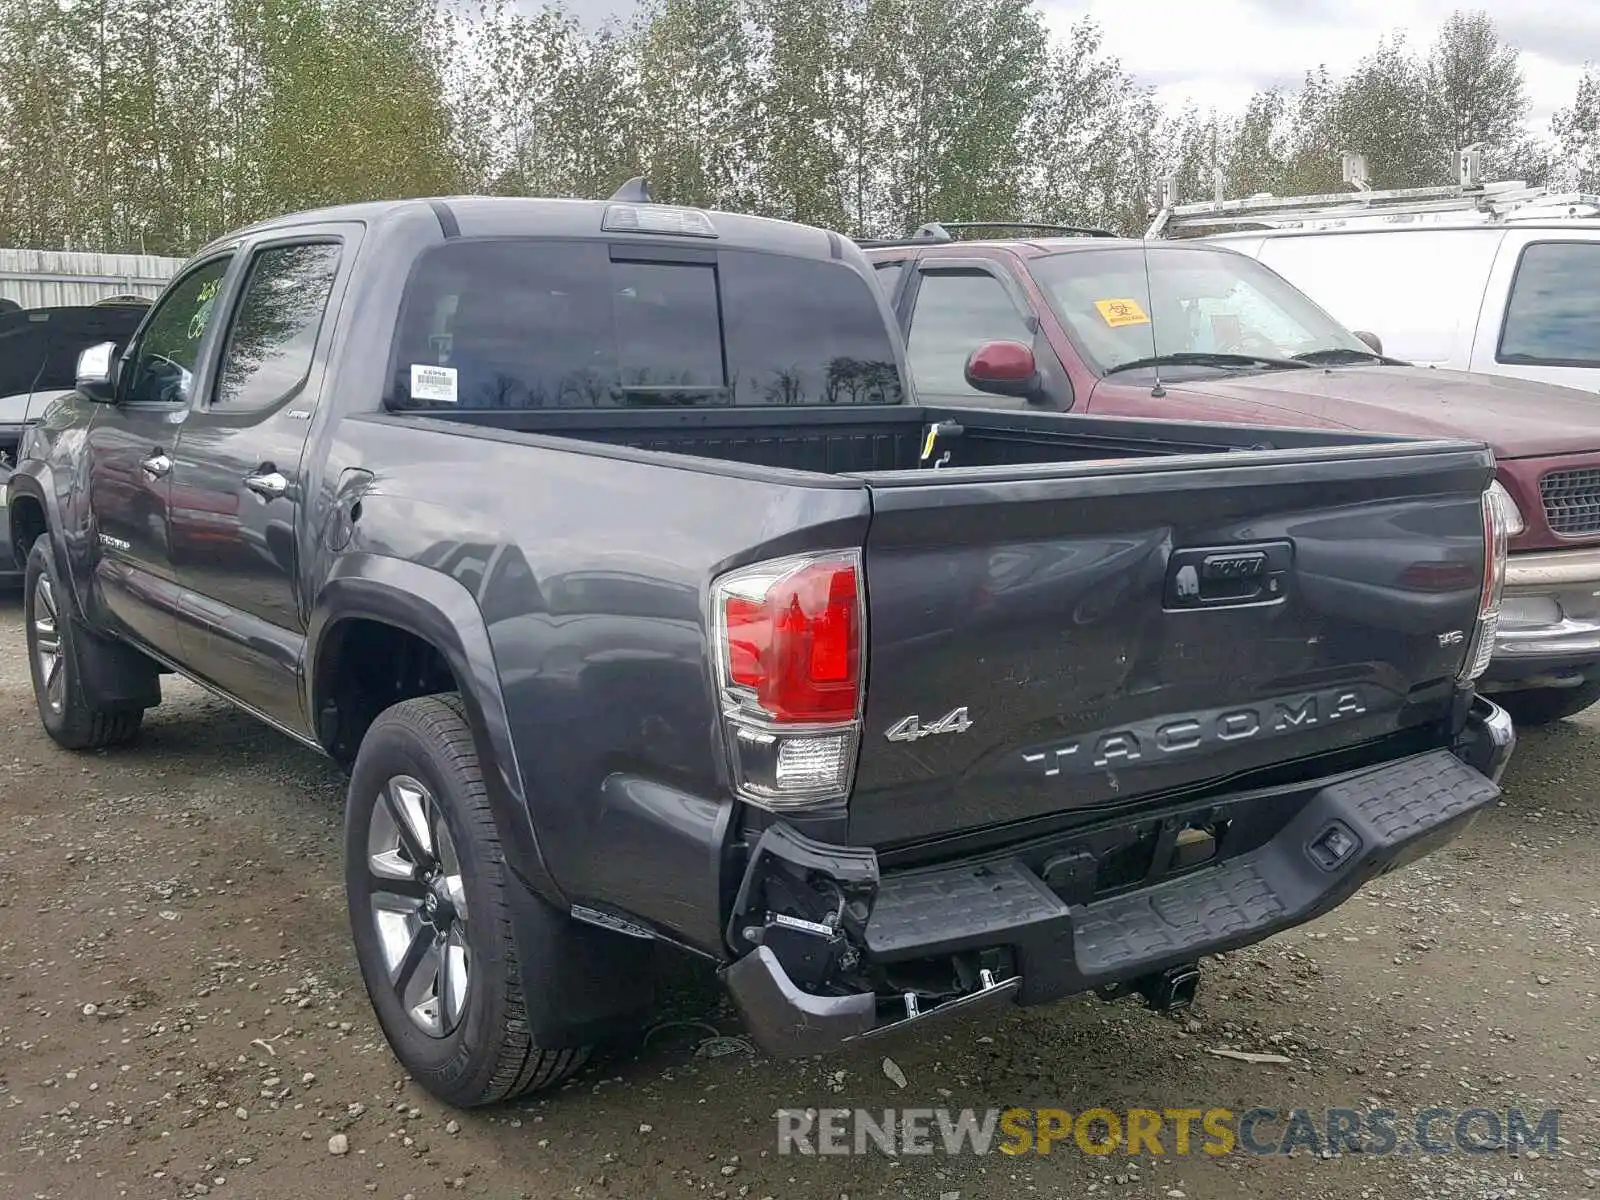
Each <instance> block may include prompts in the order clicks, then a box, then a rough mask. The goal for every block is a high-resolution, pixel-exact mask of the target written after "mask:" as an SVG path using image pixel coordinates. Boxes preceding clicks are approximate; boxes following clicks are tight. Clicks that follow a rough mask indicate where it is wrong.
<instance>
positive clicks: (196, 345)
mask: <svg viewBox="0 0 1600 1200" xmlns="http://www.w3.org/2000/svg"><path fill="white" fill-rule="evenodd" d="M229 261H230V260H229V259H227V258H218V259H213V260H212V261H210V262H208V263H206V264H205V265H204V266H202V267H199V268H197V269H196V270H194V271H192V272H190V273H189V274H188V275H186V276H184V277H183V279H181V280H180V281H179V282H178V283H177V284H176V285H175V286H174V287H173V289H172V291H171V292H170V293H168V294H167V296H166V297H164V298H163V299H162V300H161V302H160V303H159V304H157V305H156V308H155V310H154V311H153V312H152V313H151V314H150V320H149V323H148V324H147V325H146V326H145V328H144V333H143V335H142V336H141V337H140V338H139V342H138V345H137V347H136V348H135V351H134V358H133V362H132V364H131V366H132V371H131V374H130V376H129V382H128V391H127V399H128V400H130V401H133V402H135V403H159V404H180V403H186V402H187V401H188V399H189V391H190V386H191V385H192V383H193V382H194V369H195V364H196V363H197V362H199V360H200V345H201V342H202V340H203V339H204V337H205V335H206V330H208V329H210V328H211V322H212V321H213V320H214V319H215V318H216V309H217V293H218V292H220V291H221V290H222V277H223V276H224V275H226V274H227V272H228V263H229Z"/></svg>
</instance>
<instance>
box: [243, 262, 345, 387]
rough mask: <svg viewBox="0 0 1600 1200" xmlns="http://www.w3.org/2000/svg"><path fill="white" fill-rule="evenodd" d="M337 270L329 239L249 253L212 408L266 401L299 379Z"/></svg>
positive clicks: (307, 362) (306, 369)
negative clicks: (246, 278) (241, 296)
mask: <svg viewBox="0 0 1600 1200" xmlns="http://www.w3.org/2000/svg"><path fill="white" fill-rule="evenodd" d="M338 270H339V247H338V246H337V245H335V244H333V243H329V242H317V243H312V244H309V245H303V246H272V247H269V248H267V249H265V250H263V251H261V253H259V254H257V255H256V258H255V261H254V262H253V263H251V265H250V278H249V281H248V282H247V283H246V284H245V289H244V299H243V300H241V301H240V302H239V311H238V315H237V316H235V317H234V321H233V326H232V327H231V328H230V329H229V330H228V349H227V351H226V353H224V355H223V358H222V370H221V373H220V374H219V375H218V377H217V395H216V399H215V400H214V401H213V402H212V407H213V408H215V409H218V410H223V411H227V412H250V411H253V410H256V409H262V408H268V407H270V406H272V405H274V404H276V403H278V402H279V401H280V400H282V399H284V398H285V397H286V396H288V395H289V394H290V393H291V392H293V391H295V390H296V389H298V388H299V387H300V385H301V384H302V383H304V382H305V379H306V375H307V373H308V372H309V371H310V370H311V355H312V352H313V351H314V350H315V349H316V346H317V332H318V330H320V329H321V328H322V315H323V313H324V312H325V311H326V310H327V307H328V297H329V296H330V295H331V294H332V292H333V280H334V276H335V275H336V274H337V273H338Z"/></svg>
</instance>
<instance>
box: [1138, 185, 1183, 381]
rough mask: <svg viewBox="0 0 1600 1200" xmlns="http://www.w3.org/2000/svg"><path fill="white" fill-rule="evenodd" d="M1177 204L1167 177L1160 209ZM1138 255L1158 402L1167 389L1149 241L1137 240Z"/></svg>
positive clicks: (1175, 188)
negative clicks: (1142, 265)
mask: <svg viewBox="0 0 1600 1200" xmlns="http://www.w3.org/2000/svg"><path fill="white" fill-rule="evenodd" d="M1177 202H1178V181H1177V179H1176V178H1175V177H1173V176H1170V175H1169V176H1168V177H1167V178H1166V179H1163V180H1162V181H1161V207H1162V208H1164V209H1170V208H1171V207H1172V206H1173V205H1174V204H1176V203H1177ZM1139 254H1140V257H1141V258H1143V260H1144V300H1145V303H1146V304H1148V305H1149V306H1150V311H1149V312H1148V313H1147V314H1146V315H1147V316H1148V317H1149V318H1150V358H1151V363H1150V366H1151V368H1152V369H1153V370H1154V371H1155V375H1156V385H1155V387H1153V388H1151V389H1150V395H1151V397H1152V398H1153V399H1156V400H1160V399H1162V398H1163V397H1165V396H1166V394H1167V389H1166V388H1165V387H1164V386H1162V383H1161V363H1160V362H1159V361H1158V360H1159V359H1160V358H1161V347H1160V344H1159V343H1158V342H1157V341H1156V292H1155V285H1154V284H1153V283H1151V282H1150V239H1149V238H1143V237H1142V238H1140V239H1139Z"/></svg>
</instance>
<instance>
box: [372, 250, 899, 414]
mask: <svg viewBox="0 0 1600 1200" xmlns="http://www.w3.org/2000/svg"><path fill="white" fill-rule="evenodd" d="M900 400H901V380H900V375H899V370H898V368H897V366H896V363H895V354H894V348H893V342H892V341H891V333H890V331H889V329H888V327H887V326H886V324H885V322H884V319H883V314H882V311H881V309H880V307H879V298H878V296H877V295H876V294H875V293H874V290H873V284H872V283H871V282H870V281H869V280H867V279H865V278H864V277H862V276H861V275H859V274H857V273H856V272H855V271H854V270H852V269H851V268H850V267H849V266H848V265H846V264H844V263H839V262H832V261H821V260H811V259H804V258H794V257H788V256H784V255H775V254H766V253H761V252H759V251H750V250H728V249H717V250H703V251H702V250H695V251H683V250H680V249H678V248H675V247H657V246H654V245H652V244H650V243H643V242H641V243H627V244H610V243H607V242H600V241H594V242H580V241H551V240H540V239H531V238H530V239H482V240H456V241H451V242H447V243H445V244H444V245H441V246H437V247H434V248H433V249H432V250H430V251H428V252H427V253H426V254H425V255H424V256H423V257H422V258H421V259H420V260H419V261H418V264H417V267H416V269H415V271H414V272H413V274H412V278H411V281H410V282H409V284H408V285H407V289H406V293H405V297H404V299H403V301H402V304H401V311H400V320H399V328H398V330H397V333H396V341H395V354H394V360H393V369H392V372H391V379H390V394H389V396H388V397H387V400H386V403H387V406H388V407H389V408H391V409H408V410H415V409H425V410H426V409H431V410H436V411H437V410H446V411H472V410H480V411H481V410H492V409H546V408H548V409H584V408H648V407H657V406H696V407H702V406H717V405H722V406H743V407H756V406H779V405H816V404H898V403H899V402H900Z"/></svg>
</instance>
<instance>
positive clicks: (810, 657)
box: [712, 550, 865, 810]
mask: <svg viewBox="0 0 1600 1200" xmlns="http://www.w3.org/2000/svg"><path fill="white" fill-rule="evenodd" d="M712 604H713V611H714V613H715V617H716V626H717V628H716V636H717V639H718V645H717V651H718V655H719V666H718V676H719V677H718V680H717V685H718V691H719V692H720V693H721V695H720V699H721V701H722V717H723V722H724V729H725V732H726V735H727V745H728V762H729V768H730V771H731V774H732V781H733V787H734V791H735V792H736V793H737V795H738V796H739V797H740V798H741V799H744V800H747V801H749V802H750V803H752V804H759V805H761V806H762V807H764V808H770V809H774V810H787V809H800V808H815V807H817V806H819V805H829V804H837V803H839V802H842V801H844V800H845V799H847V798H848V796H849V792H850V780H851V777H852V775H853V774H854V771H855V759H856V747H857V745H858V744H859V741H860V734H861V703H862V678H861V677H862V655H863V649H862V644H863V639H864V633H863V628H862V626H863V617H862V614H863V612H864V611H865V609H864V604H863V585H862V575H861V556H860V554H859V553H858V552H857V551H854V550H844V551H839V552H837V553H832V554H816V555H804V556H798V557H795V558H786V559H780V560H778V561H776V562H768V563H757V564H756V565H754V566H750V567H742V568H740V569H739V570H737V571H732V572H730V573H729V574H727V575H724V576H723V577H722V578H720V579H718V580H717V581H716V583H715V584H714V585H713V587H712Z"/></svg>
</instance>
